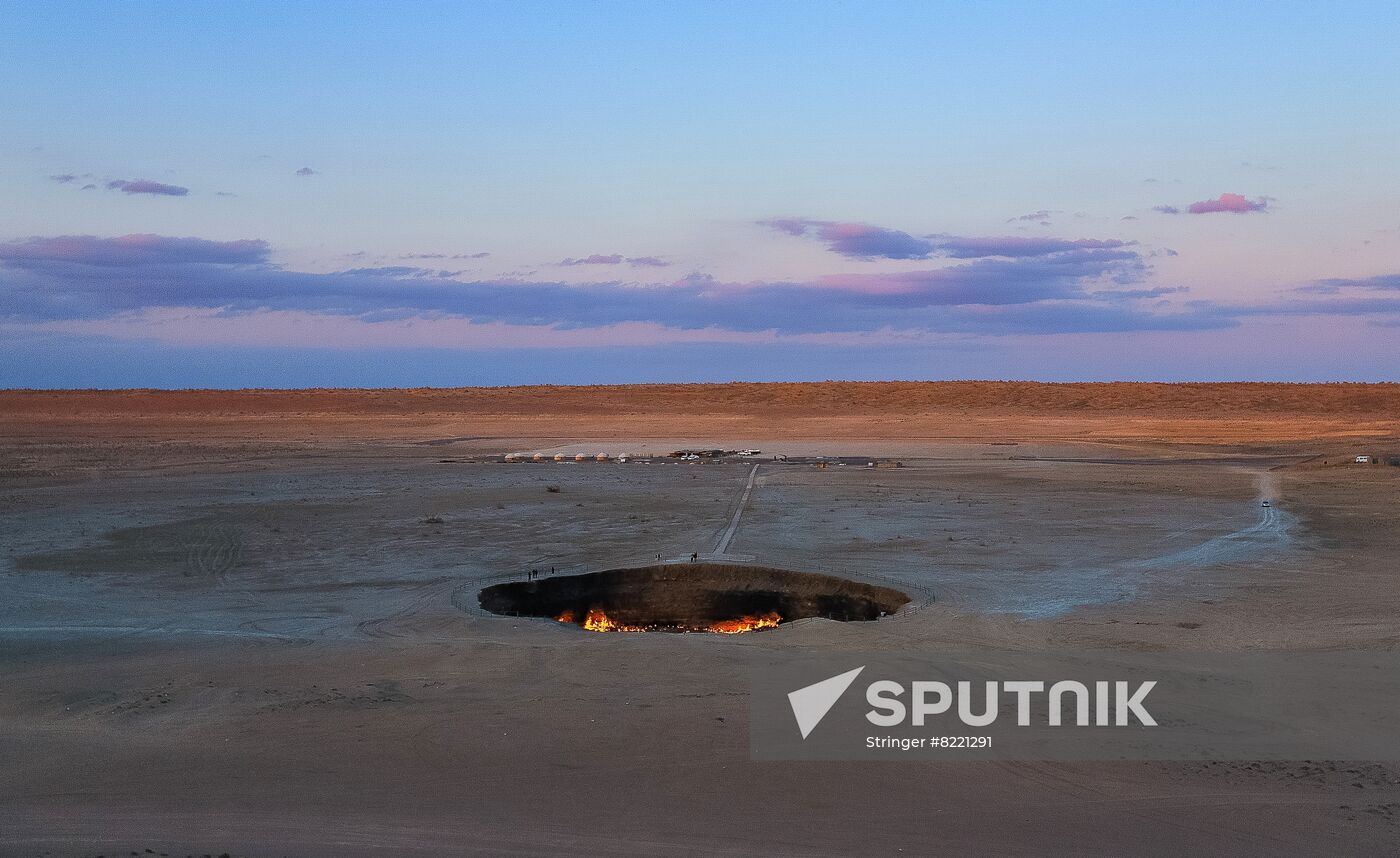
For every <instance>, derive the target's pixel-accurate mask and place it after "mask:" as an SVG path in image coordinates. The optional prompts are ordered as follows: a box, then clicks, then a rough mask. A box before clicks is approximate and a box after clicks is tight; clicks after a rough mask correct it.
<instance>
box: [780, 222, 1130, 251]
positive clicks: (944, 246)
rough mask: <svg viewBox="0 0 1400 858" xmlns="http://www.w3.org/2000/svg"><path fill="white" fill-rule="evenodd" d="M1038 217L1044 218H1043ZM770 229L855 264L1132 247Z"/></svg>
mask: <svg viewBox="0 0 1400 858" xmlns="http://www.w3.org/2000/svg"><path fill="white" fill-rule="evenodd" d="M1036 214H1039V213H1038V212H1037V213H1036ZM760 223H761V224H762V225H764V226H767V227H769V228H770V229H774V230H777V231H778V232H782V233H785V234H787V235H793V236H807V237H810V238H815V239H817V240H818V241H822V242H824V243H825V244H826V246H827V249H828V250H830V251H831V252H833V253H838V254H840V255H842V256H847V257H851V258H854V259H876V258H879V259H932V258H936V257H946V258H950V259H981V258H986V257H993V256H1005V257H1024V256H1047V255H1050V254H1054V253H1065V252H1069V251H1075V250H1102V249H1112V248H1119V247H1126V246H1127V245H1128V244H1129V242H1123V241H1119V240H1117V239H1092V238H1081V239H1063V238H1029V237H1026V236H988V237H966V236H957V235H945V234H941V233H934V234H932V235H923V236H914V235H910V234H909V233H907V232H902V231H900V230H896V229H889V228H886V227H880V226H871V225H870V224H863V223H845V222H840V221H819V220H807V219H801V218H777V219H773V220H766V221H760Z"/></svg>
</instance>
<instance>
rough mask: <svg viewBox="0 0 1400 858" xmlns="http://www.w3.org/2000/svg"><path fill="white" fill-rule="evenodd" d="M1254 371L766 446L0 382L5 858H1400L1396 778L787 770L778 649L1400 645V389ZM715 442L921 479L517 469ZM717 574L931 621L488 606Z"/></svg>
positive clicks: (1374, 767)
mask: <svg viewBox="0 0 1400 858" xmlns="http://www.w3.org/2000/svg"><path fill="white" fill-rule="evenodd" d="M745 387H747V386H745ZM784 387H786V386H784ZM1246 387H1249V388H1251V390H1250V391H1248V392H1247V393H1248V395H1247V396H1246V395H1245V393H1243V392H1238V391H1236V392H1230V391H1226V392H1225V393H1224V394H1219V393H1218V392H1217V394H1218V395H1216V399H1213V400H1211V401H1210V402H1208V403H1206V404H1205V406H1203V407H1201V408H1199V409H1198V410H1197V412H1196V413H1192V412H1190V409H1189V408H1186V407H1185V406H1182V405H1180V404H1179V403H1176V402H1175V401H1174V400H1172V401H1169V402H1166V403H1165V404H1163V402H1162V401H1161V399H1162V397H1164V396H1166V397H1167V398H1168V399H1170V398H1171V396H1175V395H1176V394H1174V393H1173V394H1170V396H1169V395H1168V394H1162V393H1160V392H1154V393H1153V394H1152V397H1150V398H1143V397H1141V396H1140V397H1139V399H1138V400H1134V401H1129V402H1127V403H1126V404H1125V403H1123V402H1119V403H1118V404H1117V405H1115V406H1113V407H1111V408H1108V409H1106V410H1105V411H1103V412H1102V413H1099V412H1094V413H1080V412H1079V411H1076V410H1075V408H1074V407H1070V406H1063V407H1061V406H1060V405H1056V404H1055V403H1054V402H1048V403H1047V402H1045V401H1041V400H1036V401H1034V402H1031V403H1029V404H1027V405H1025V406H1023V407H1019V408H1018V407H1015V406H1014V405H1013V406H1009V405H1007V404H1006V403H1005V402H1001V403H1000V404H995V403H993V404H991V405H987V404H985V403H982V404H978V405H976V406H975V407H973V406H968V407H966V408H962V407H959V406H957V404H956V403H954V404H953V405H948V404H946V403H943V404H939V403H933V404H928V403H925V404H924V405H922V406H920V408H919V409H916V410H915V411H914V412H911V413H910V414H906V415H900V414H889V413H882V412H880V411H878V410H877V411H873V412H869V411H867V412H861V411H859V410H853V411H852V412H851V413H846V414H843V413H839V407H838V406H836V405H830V404H826V405H821V406H820V407H821V408H826V409H828V410H827V411H826V412H821V413H818V412H820V408H818V407H817V406H814V405H812V404H811V402H813V401H816V402H819V403H820V402H823V401H824V400H823V398H822V396H818V395H817V394H812V393H802V392H800V391H799V393H800V394H801V395H798V394H793V395H792V397H789V398H790V399H792V398H793V397H795V399H796V400H799V401H798V402H797V405H791V403H789V405H790V406H791V407H789V406H784V408H786V409H787V410H786V411H783V413H778V412H776V411H771V410H770V411H769V412H766V416H765V417H764V418H763V419H762V420H760V419H758V418H756V417H755V416H754V415H753V414H752V413H750V411H749V410H746V407H747V406H744V405H743V402H740V404H739V405H738V406H735V407H732V408H727V410H726V408H719V406H715V407H716V408H718V409H719V410H716V411H714V412H713V413H701V412H696V411H694V410H693V409H694V403H695V401H696V396H695V392H694V391H693V390H692V391H691V394H692V395H690V396H688V397H682V401H683V402H684V403H686V407H687V408H690V409H691V410H690V411H686V412H685V413H684V414H683V415H681V416H679V417H678V416H677V415H675V414H668V413H667V412H666V407H664V406H663V405H659V404H657V403H656V402H652V403H650V404H651V405H652V406H655V408H656V409H658V411H653V412H649V411H647V407H648V402H647V401H646V400H645V397H641V398H635V397H634V399H636V403H637V404H636V407H635V408H633V409H632V411H631V412H628V411H626V410H625V409H624V410H618V407H617V406H615V405H613V404H607V402H604V403H603V404H598V405H597V407H596V408H591V409H590V408H589V407H586V405H587V402H586V401H585V402H584V404H583V405H579V404H578V403H577V402H576V403H574V405H575V411H574V412H572V413H571V414H565V415H562V416H561V414H559V413H556V410H555V409H556V407H557V406H556V405H555V404H554V403H553V402H552V401H548V400H547V401H546V403H545V404H543V405H540V406H539V407H538V408H536V409H535V410H534V411H531V410H530V408H528V407H526V405H528V402H529V396H527V395H525V394H519V397H518V398H517V399H513V400H511V402H512V403H513V404H511V406H510V407H511V408H513V409H515V410H514V411H509V410H501V406H500V398H499V396H498V398H497V410H495V411H491V412H489V413H488V412H487V411H482V412H481V413H480V414H479V415H475V414H473V413H471V411H470V408H468V407H467V406H466V405H462V404H461V402H462V401H463V400H461V399H459V400H454V401H455V402H457V404H456V405H453V406H452V408H453V409H456V410H451V409H448V410H443V409H444V407H443V406H441V404H440V403H439V404H433V401H434V400H435V397H436V396H437V395H436V394H431V395H429V394H425V396H424V398H423V400H422V401H420V400H414V399H413V397H411V396H408V395H404V398H402V399H401V400H394V402H395V403H396V405H395V408H396V409H397V410H394V409H390V413H387V414H376V413H375V407H371V406H369V405H367V404H365V403H361V404H362V405H363V406H364V407H362V408H361V409H359V412H358V413H357V412H356V411H355V409H354V408H349V409H348V410H346V409H344V408H342V407H341V406H342V405H344V404H345V402H344V401H342V400H340V399H335V407H334V408H332V407H330V406H327V405H326V404H325V403H320V404H317V403H315V402H314V401H312V400H313V399H314V397H313V396H312V395H311V394H307V395H305V396H307V397H308V398H307V399H305V400H303V402H304V403H310V404H309V405H307V406H306V407H305V408H304V409H303V410H300V411H298V410H296V409H295V408H293V407H292V406H286V407H285V408H284V407H283V406H282V405H278V406H276V407H271V406H268V404H267V402H265V401H262V400H259V399H257V396H259V395H258V394H246V395H241V396H243V397H244V398H239V397H240V395H238V394H218V395H213V394H210V395H209V396H217V397H220V398H218V400H217V402H214V403H213V404H211V402H210V401H209V400H200V401H198V402H195V403H194V404H191V403H190V402H184V403H183V404H180V403H176V405H171V404H170V402H169V401H168V400H162V399H161V397H160V396H158V395H155V394H68V395H67V396H68V397H69V399H68V400H67V401H66V404H65V401H64V400H63V395H58V394H3V393H0V430H3V435H0V539H3V542H0V586H3V592H4V594H5V599H4V600H3V602H0V681H3V683H4V689H5V693H4V695H3V696H0V759H3V760H4V761H5V763H4V766H3V767H0V855H6V856H9V855H16V856H21V855H22V856H31V855H32V856H39V855H55V856H58V855H97V854H105V855H126V854H129V853H131V852H133V851H134V852H137V853H141V854H146V853H145V852H144V850H146V849H151V850H153V851H154V852H155V853H156V854H159V853H168V854H170V855H187V854H194V855H203V854H205V853H209V854H212V855H218V854H220V853H223V852H228V853H231V854H232V855H235V856H241V855H250V856H277V855H294V856H300V855H305V856H356V855H420V854H421V855H546V854H559V853H562V852H568V853H571V854H580V855H599V856H611V855H638V856H641V855H656V854H674V855H696V856H702V855H753V854H762V855H896V854H906V855H917V854H931V853H934V852H936V853H938V854H947V855H989V854H994V855H1013V856H1014V855H1027V856H1030V855H1036V856H1042V855H1066V856H1069V855H1102V856H1118V855H1162V856H1167V855H1171V856H1179V855H1195V854H1212V855H1282V854H1287V855H1319V856H1322V855H1338V854H1387V853H1389V852H1391V851H1393V850H1394V844H1395V843H1396V842H1398V841H1400V765H1397V764H1380V763H1374V764H1352V763H1345V764H1343V763H1319V762H1298V763H1262V764H1261V763H1247V762H1241V763H1218V764H1186V763H1160V762H1159V763H1147V762H1134V763H1113V764H1106V763H1095V764H1089V763H1078V764H1065V763H1039V762H1037V763H1030V762H1020V763H1017V762H980V763H956V764H953V763H948V764H911V763H864V764H862V763H755V762H751V761H750V760H749V752H748V735H747V729H746V719H747V706H748V703H747V687H748V666H749V663H750V659H751V658H752V657H753V656H754V655H755V653H763V652H769V651H790V650H793V649H799V648H800V649H802V650H805V651H810V652H845V651H885V650H897V651H903V652H909V651H918V650H919V649H920V648H931V649H936V648H950V647H953V648H959V649H966V648H968V647H998V648H1027V649H1036V648H1046V647H1094V648H1099V647H1104V648H1126V649H1156V650H1170V649H1194V650H1203V651H1234V650H1245V649H1271V650H1290V649H1337V648H1383V649H1393V648H1395V647H1396V645H1397V642H1400V620H1397V619H1396V618H1397V617H1400V579H1397V577H1396V576H1395V567H1394V558H1395V557H1396V556H1397V554H1400V536H1397V534H1396V532H1395V529H1394V520H1395V511H1394V510H1395V503H1396V501H1397V499H1400V468H1394V467H1388V466H1356V465H1349V464H1345V461H1346V460H1347V459H1348V458H1350V457H1351V456H1352V455H1355V454H1356V453H1358V452H1367V453H1373V452H1379V453H1387V452H1389V453H1391V454H1397V453H1400V441H1398V440H1397V436H1400V433H1398V432H1397V431H1396V421H1397V417H1396V415H1397V414H1400V410H1397V409H1393V408H1391V407H1390V404H1389V402H1390V401H1389V399H1387V398H1386V397H1389V396H1391V395H1392V393H1391V392H1390V390H1389V388H1388V387H1385V386H1381V387H1375V388H1370V389H1366V388H1363V389H1361V390H1360V391H1359V392H1358V391H1355V390H1352V391H1349V392H1348V396H1349V397H1351V398H1350V399H1347V398H1343V399H1338V400H1336V401H1332V402H1329V403H1328V404H1327V409H1331V410H1330V411H1329V410H1327V409H1324V408H1320V407H1318V408H1310V407H1309V406H1307V403H1306V402H1304V403H1303V404H1302V405H1300V404H1299V402H1298V391H1297V390H1296V389H1294V388H1292V387H1285V388H1282V392H1279V391H1274V392H1272V393H1271V392H1270V391H1269V390H1267V389H1265V390H1262V391H1260V390H1253V388H1255V387H1258V386H1246ZM1265 387H1267V386H1265ZM1328 387H1334V386H1328ZM1335 387H1337V388H1338V389H1343V390H1345V389H1346V388H1349V387H1352V386H1335ZM1377 391H1379V393H1378V392H1377ZM993 392H995V391H993ZM1324 393H1325V391H1324ZM1334 394H1335V391H1334ZM263 395H271V394H263ZM326 395H327V396H331V397H332V398H333V399H334V398H335V397H336V396H339V395H338V394H326ZM568 395H569V396H574V397H580V396H583V397H584V400H586V399H587V397H586V396H584V395H583V394H580V393H577V392H571V393H569V394H568ZM608 395H609V396H611V394H608ZM744 395H745V397H747V396H748V394H747V393H745V394H744ZM872 395H873V394H872ZM979 395H985V396H991V395H992V394H990V393H986V392H985V391H983V392H982V394H979ZM1038 395H1039V394H1038ZM1045 395H1049V394H1045ZM1319 395H1321V394H1319ZM26 396H28V397H30V398H29V399H25V398H24V397H26ZM279 396H283V397H289V398H288V399H287V401H288V402H291V403H292V404H293V405H295V403H296V401H297V400H296V398H295V395H290V394H279ZM667 396H670V394H667ZM703 396H704V394H703V391H702V393H701V398H702V399H703ZM823 396H824V395H823ZM1144 396H1145V393H1144ZM35 397H43V400H42V402H41V403H40V402H39V400H38V399H36V398H35ZM107 397H122V399H121V403H122V404H121V405H120V407H114V406H113V402H114V400H113V399H111V398H107ZM803 397H806V400H803ZM1221 397H1223V399H1222V398H1221ZM1231 397H1234V398H1233V399H1231ZM389 398H390V399H392V398H393V397H389ZM877 398H878V397H877ZM605 399H606V397H605ZM741 399H743V398H742V397H741ZM1304 399H1306V397H1304ZM808 400H810V401H808ZM280 401H281V400H279V402H280ZM536 401H538V396H537V398H536ZM132 402H135V403H137V404H136V405H131V403H132ZM405 402H407V403H409V404H408V405H404V404H403V403H405ZM522 402H524V403H526V405H522V404H521V403H522ZM803 402H806V403H807V404H803ZM1346 402H1352V404H1351V405H1346ZM1358 402H1359V403H1360V404H1357V403H1358ZM1366 402H1377V403H1379V404H1378V405H1376V406H1375V407H1368V406H1366V405H1365V403H1366ZM36 403H39V404H36ZM1222 403H1223V404H1222ZM1269 403H1274V404H1273V405H1270V404H1269ZM1279 403H1282V404H1281V405H1280V404H1279ZM595 404H597V403H595ZM604 405H606V406H607V407H603V406H604ZM40 406H42V407H40ZM418 406H422V407H418ZM1348 408H1350V409H1351V410H1350V411H1348V410H1347V409H1348ZM338 409H339V410H338ZM609 409H611V410H609ZM804 409H805V410H804ZM813 409H816V411H814V410H813ZM832 409H835V411H832ZM760 410H761V409H760ZM779 410H780V411H782V409H779ZM1323 412H1326V413H1323ZM1251 427H1252V431H1253V434H1251ZM710 444H716V445H723V446H730V447H749V446H753V447H758V448H760V449H763V450H764V451H765V457H766V456H768V455H772V454H774V453H788V454H790V455H793V456H798V455H851V456H864V457H870V458H880V457H890V458H898V459H899V460H901V461H902V462H903V463H904V464H905V467H903V468H899V469H878V470H872V469H865V468H860V467H852V466H844V467H843V466H832V467H828V468H825V469H818V468H816V467H813V466H811V465H807V464H797V463H774V462H771V461H769V462H766V463H764V464H761V466H760V468H759V470H758V472H757V474H756V475H755V476H754V479H753V488H752V491H751V493H750V494H749V495H748V497H747V502H746V503H743V504H742V507H741V498H743V497H744V491H745V487H746V486H747V484H748V481H749V478H750V475H751V473H752V466H751V464H747V463H739V462H735V463H723V464H660V463H658V464H651V465H644V464H640V463H635V462H634V463H629V464H626V465H621V464H616V463H609V464H599V463H583V464H573V463H568V464H553V463H551V464H541V465H534V464H518V465H507V464H502V463H500V462H496V461H484V460H483V459H484V458H485V457H487V456H488V455H499V454H501V453H505V452H514V451H535V450H541V451H549V452H554V451H556V450H568V451H570V452H573V451H588V452H590V453H593V452H598V451H607V452H611V453H617V452H622V451H624V450H627V451H641V450H668V449H674V448H676V447H683V446H701V445H703V446H708V445H710ZM546 485H557V486H559V487H560V491H559V492H557V493H554V492H547V491H546V490H545V486H546ZM1263 497H1269V498H1271V499H1272V500H1273V501H1274V506H1272V507H1270V508H1269V509H1264V508H1263V507H1261V506H1260V504H1259V502H1260V499H1261V498H1263ZM736 513H739V515H738V516H737V518H736ZM429 518H434V519H441V522H440V523H436V522H435V523H428V519H429ZM736 521H737V524H735V522H736ZM716 550H720V551H722V552H723V553H724V555H725V556H727V557H731V558H732V557H748V558H753V559H754V560H755V561H756V562H761V563H767V564H771V565H775V566H782V567H785V568H792V569H802V570H809V571H819V572H830V573H836V574H841V575H844V576H847V577H851V578H856V579H860V580H866V581H870V582H872V583H879V584H884V585H890V586H895V587H898V588H900V589H902V590H903V591H905V592H907V593H909V594H910V595H911V596H912V597H913V598H914V602H913V603H912V605H911V606H910V608H909V609H907V610H905V611H904V612H902V613H901V614H900V615H899V616H896V617H894V618H890V619H886V620H882V621H879V622H877V623H865V624H841V623H833V622H828V621H821V620H816V621H804V622H801V623H798V624H795V625H792V626H785V627H780V628H779V629H776V630H772V631H767V632H762V633H757V634H751V635H741V636H734V637H726V636H717V635H664V634H661V635H637V634H632V635H624V634H614V635H600V634H590V633H588V632H584V631H582V630H580V629H577V628H574V627H566V626H563V625H560V624H556V623H552V622H549V621H544V620H526V619H515V618H507V617H497V616H492V615H489V614H485V613H483V612H481V611H480V610H479V609H478V608H477V607H476V600H475V594H476V592H477V591H478V590H479V589H480V588H481V587H482V586H485V585H486V584H488V583H494V582H498V581H506V580H520V579H521V578H523V575H524V572H525V571H526V570H527V569H529V568H532V567H536V568H549V567H553V568H554V569H555V570H556V574H559V573H564V572H574V571H592V570H596V569H603V568H609V567H614V566H620V565H627V564H630V563H637V564H641V563H645V562H648V561H654V560H655V558H656V555H658V554H660V555H662V556H663V558H667V559H670V558H679V557H688V556H689V555H690V553H691V552H692V551H695V552H699V553H702V554H707V553H711V552H714V551H716Z"/></svg>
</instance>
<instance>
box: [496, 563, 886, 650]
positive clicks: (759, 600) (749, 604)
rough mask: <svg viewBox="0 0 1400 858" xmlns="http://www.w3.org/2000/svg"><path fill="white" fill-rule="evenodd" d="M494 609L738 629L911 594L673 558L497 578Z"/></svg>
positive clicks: (618, 622)
mask: <svg viewBox="0 0 1400 858" xmlns="http://www.w3.org/2000/svg"><path fill="white" fill-rule="evenodd" d="M478 598H479V600H480V602H481V607H483V608H485V609H486V610H488V611H490V612H492V613H494V614H506V615H509V616H523V617H548V618H550V619H553V620H557V621H559V622H561V623H571V624H573V625H577V626H582V627H583V628H585V629H588V630H589V631H595V632H717V633H719V634H739V633H741V632H750V631H756V630H758V629H766V628H772V627H774V626H776V625H778V624H780V623H786V622H791V621H792V620H801V619H805V618H807V617H825V618H827V619H829V620H842V621H850V620H874V619H878V618H879V617H881V616H882V615H884V614H892V613H894V612H895V611H897V610H899V608H900V607H901V606H902V605H904V604H905V603H907V602H908V601H909V597H908V596H906V595H904V594H903V593H901V592H899V591H898V590H892V589H890V588H889V587H877V586H874V585H873V584H862V583H860V582H857V581H847V580H846V579H844V578H836V577H834V576H831V575H815V574H811V573H806V572H790V571H788V570H785V569H771V568H768V567H765V566H739V565H732V564H722V563H670V564H665V565H656V566H642V567H639V568H636V569H610V570H608V571H606V572H592V573H589V574H587V575H568V576H561V577H557V578H546V579H544V580H540V581H517V582H512V583H509V584H495V585H493V586H490V587H487V588H486V589H484V590H482V591H481V593H480V595H479V596H478Z"/></svg>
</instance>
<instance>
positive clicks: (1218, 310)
mask: <svg viewBox="0 0 1400 858" xmlns="http://www.w3.org/2000/svg"><path fill="white" fill-rule="evenodd" d="M1397 43H1400V5H1397V4H1395V3H1393V2H1376V3H1347V2H1342V3H1333V4H1318V3H1315V2H1314V3H1306V4H1304V3H1271V4H1258V3H1233V2H1211V3H1191V2H1182V3H1176V4H1163V5H1160V6H1157V7H1153V8H1146V7H1142V6H1140V5H1138V4H1127V3H1118V2H1063V3H1044V2H1035V3H1009V2H987V3H975V4H973V3H935V2H911V3H893V2H862V3H835V2H826V3H823V2H802V3H797V2H791V3H763V2H743V3H726V2H703V3H700V2H696V3H680V2H676V3H627V2H608V3H602V2H599V3H586V2H577V0H575V2H567V3H545V2H518V3H436V2H433V3H430V2H402V3H388V2H380V3H355V2H312V0H305V2H300V3H259V2H222V3H188V2H171V3H156V2H139V0H135V2H126V3H119V4H118V3H110V2H104V3H83V2H64V3H53V2H32V3H28V2H25V3H22V2H13V0H0V201H3V204H2V205H0V387H233V388H238V387H304V386H352V387H353V386H447V385H478V384H487V385H499V384H535V383H568V384H587V383H624V382H661V381H730V380H751V381H766V380H824V379H854V380H876V379H951V378H972V379H997V378H1016V379H1038V380H1046V381H1096V380H1130V381H1131V380H1159V381H1182V380H1205V381H1217V380H1277V381H1397V380H1400V369H1397V368H1398V367H1400V158H1397V157H1396V153H1397V152H1400V143H1397V141H1398V140H1400V71H1397V64H1396V54H1395V47H1394V46H1395V45H1396V44H1397Z"/></svg>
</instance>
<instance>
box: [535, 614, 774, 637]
mask: <svg viewBox="0 0 1400 858" xmlns="http://www.w3.org/2000/svg"><path fill="white" fill-rule="evenodd" d="M554 619H556V620H558V621H559V622H561V623H565V624H568V625H575V626H583V627H584V628H585V629H587V630H588V631H590V632H671V631H674V632H714V633H716V634H721V635H738V634H743V633H744V632H752V631H757V630H759V629H771V628H773V627H775V626H777V625H778V624H779V623H781V622H782V621H783V618H782V617H781V616H780V615H779V614H778V613H777V612H776V611H770V612H768V613H766V614H763V615H761V616H745V617H739V618H738V619H733V620H716V621H715V622H713V623H709V624H707V625H703V626H700V625H697V626H688V625H665V626H663V625H655V626H634V625H628V624H626V623H620V622H617V621H616V620H614V619H613V618H612V617H609V616H608V615H607V614H606V613H605V612H604V611H602V610H601V609H599V608H589V610H588V613H587V614H585V615H584V618H583V622H579V620H578V618H577V617H576V616H575V615H574V612H573V611H564V612H563V613H561V614H560V615H559V616H557V617H555V618H554Z"/></svg>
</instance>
